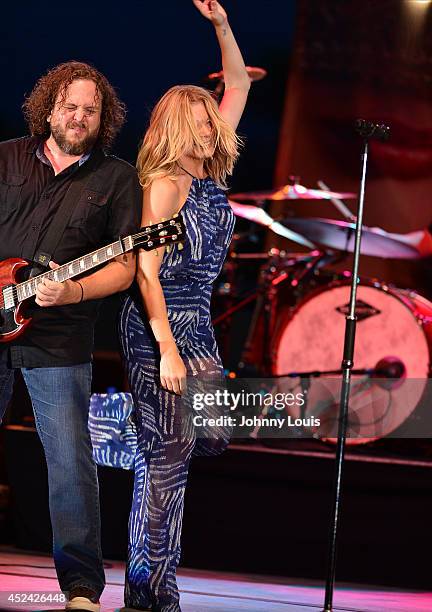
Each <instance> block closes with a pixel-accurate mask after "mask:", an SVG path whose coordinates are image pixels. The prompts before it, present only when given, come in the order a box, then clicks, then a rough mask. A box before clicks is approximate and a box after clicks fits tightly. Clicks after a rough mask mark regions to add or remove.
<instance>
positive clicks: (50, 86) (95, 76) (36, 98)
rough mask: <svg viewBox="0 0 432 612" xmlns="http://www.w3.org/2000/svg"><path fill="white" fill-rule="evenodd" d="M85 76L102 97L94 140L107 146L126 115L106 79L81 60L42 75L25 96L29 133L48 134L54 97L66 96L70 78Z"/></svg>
mask: <svg viewBox="0 0 432 612" xmlns="http://www.w3.org/2000/svg"><path fill="white" fill-rule="evenodd" d="M77 79H88V80H90V81H94V83H96V88H97V92H98V93H99V94H100V95H101V97H102V112H101V122H100V128H99V133H98V137H97V141H96V142H97V143H98V144H99V145H101V146H102V147H104V148H109V147H110V146H111V145H112V143H113V141H114V138H115V137H116V135H117V133H118V131H119V130H120V128H121V126H122V125H123V123H124V121H125V118H126V107H125V105H124V104H123V102H121V100H119V98H118V97H117V94H116V92H115V90H114V88H113V87H112V85H111V84H110V83H109V82H108V80H107V78H106V77H105V76H104V75H103V74H101V73H100V72H99V71H98V70H96V68H93V66H90V65H89V64H85V63H83V62H75V61H71V62H65V63H64V64H59V65H58V66H55V67H54V68H52V69H51V70H49V71H48V72H47V73H46V74H45V75H44V76H42V77H41V78H40V79H39V80H38V81H37V83H36V85H35V86H34V88H33V91H32V92H31V93H30V95H29V96H28V97H27V98H26V100H25V102H24V104H23V106H22V108H23V111H24V117H25V119H26V121H27V123H28V126H29V129H30V133H31V135H32V136H49V134H50V127H49V123H48V122H47V117H48V116H49V115H50V114H51V112H52V110H53V108H54V104H55V101H56V99H57V96H58V95H60V96H62V97H63V99H64V96H65V95H66V90H67V88H68V87H69V85H70V84H71V83H72V81H75V80H77Z"/></svg>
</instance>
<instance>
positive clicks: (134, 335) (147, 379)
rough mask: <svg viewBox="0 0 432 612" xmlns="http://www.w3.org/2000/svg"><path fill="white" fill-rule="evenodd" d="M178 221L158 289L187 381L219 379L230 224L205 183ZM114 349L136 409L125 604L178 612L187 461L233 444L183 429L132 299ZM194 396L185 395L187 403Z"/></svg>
mask: <svg viewBox="0 0 432 612" xmlns="http://www.w3.org/2000/svg"><path fill="white" fill-rule="evenodd" d="M181 214H182V216H183V218H184V221H185V226H186V232H187V241H186V243H185V244H184V248H183V249H181V248H179V245H178V244H176V245H173V247H172V249H171V250H170V252H165V255H164V258H163V261H162V264H161V269H160V281H161V284H162V288H163V291H164V295H165V301H166V305H167V311H168V319H169V322H170V325H171V329H172V332H173V335H174V337H175V340H176V343H177V346H178V349H179V351H180V354H181V356H182V358H183V360H184V362H185V365H186V368H187V372H188V377H194V378H193V380H197V381H198V380H204V379H209V380H210V379H213V378H215V377H216V378H219V379H220V378H221V377H222V365H221V361H220V357H219V353H218V350H217V346H216V341H215V337H214V331H213V328H212V325H211V319H210V298H211V292H212V284H213V282H214V280H215V279H216V277H217V276H218V274H219V272H220V271H221V268H222V265H223V261H224V258H225V255H226V251H227V248H228V245H229V242H230V240H231V236H232V231H233V226H234V215H233V213H232V211H231V208H230V206H229V204H228V202H227V199H226V196H225V194H224V192H223V191H222V190H221V189H220V188H218V187H217V186H216V184H215V183H214V182H213V181H212V180H211V179H210V178H207V179H204V180H198V179H193V181H192V185H191V188H190V191H189V195H188V198H187V200H186V202H185V204H184V206H183V208H182V211H181ZM120 341H121V348H122V353H123V356H124V360H125V363H126V367H127V372H128V377H129V383H130V387H131V390H132V395H133V399H134V405H135V414H134V421H135V424H136V428H137V449H136V457H135V486H134V494H133V503H132V510H131V515H130V522H129V548H128V564H127V570H126V588H125V604H126V606H128V607H132V608H146V607H150V606H151V607H152V610H153V611H154V612H156V611H157V612H178V611H179V610H180V607H179V594H178V589H177V584H176V567H177V565H178V562H179V559H180V535H181V523H182V517H183V503H184V492H185V487H186V481H187V474H188V466H189V461H190V458H191V455H192V454H193V453H194V454H201V455H203V454H217V453H219V452H222V450H223V449H224V448H225V447H226V445H227V443H228V440H229V434H230V432H229V430H228V429H227V428H224V427H220V428H219V429H218V431H217V432H215V431H214V432H213V433H214V434H215V435H214V437H212V438H200V439H195V435H194V432H193V428H189V427H185V418H184V415H185V411H184V405H182V403H183V400H182V398H181V397H179V396H177V395H174V394H172V393H169V392H166V391H164V390H162V389H161V388H160V386H159V359H160V358H159V354H158V350H157V346H156V344H155V341H154V338H153V335H152V333H151V330H150V327H149V324H148V322H147V320H146V317H145V314H144V312H143V307H142V301H141V298H140V297H139V296H138V295H133V293H131V295H130V296H129V297H127V298H126V300H125V301H124V303H123V306H122V310H121V315H120ZM188 396H189V397H190V394H188Z"/></svg>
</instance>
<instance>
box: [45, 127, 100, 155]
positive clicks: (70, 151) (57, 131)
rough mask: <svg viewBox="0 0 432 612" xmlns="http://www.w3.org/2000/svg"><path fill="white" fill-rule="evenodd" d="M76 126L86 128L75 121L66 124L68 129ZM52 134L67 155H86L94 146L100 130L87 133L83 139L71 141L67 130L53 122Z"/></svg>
mask: <svg viewBox="0 0 432 612" xmlns="http://www.w3.org/2000/svg"><path fill="white" fill-rule="evenodd" d="M75 126H76V127H80V128H85V126H84V125H83V124H82V123H78V122H77V121H73V122H71V123H68V124H66V129H69V128H74V127H75ZM51 134H52V137H53V138H54V140H55V142H56V144H57V146H58V147H59V149H61V150H62V151H63V153H66V154H67V155H84V154H85V153H88V152H89V151H90V150H91V149H92V148H93V146H94V144H95V142H96V140H97V137H98V132H97V131H96V132H93V133H90V134H87V136H86V137H85V138H83V139H82V140H79V141H77V142H71V141H70V140H67V137H66V131H65V130H63V129H62V128H61V127H60V125H53V124H51Z"/></svg>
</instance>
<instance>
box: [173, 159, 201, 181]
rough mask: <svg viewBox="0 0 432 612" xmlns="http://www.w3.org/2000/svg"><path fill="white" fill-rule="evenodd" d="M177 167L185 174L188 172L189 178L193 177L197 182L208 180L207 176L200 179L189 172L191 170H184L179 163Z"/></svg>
mask: <svg viewBox="0 0 432 612" xmlns="http://www.w3.org/2000/svg"><path fill="white" fill-rule="evenodd" d="M177 165H178V167H179V168H180V169H181V170H183V172H186V174H189V176H191V177H192V178H193V179H196V180H197V181H204V180H205V179H206V178H207V177H206V176H204V177H203V178H199V177H198V176H195V175H194V174H192V173H191V172H189V170H186V168H183V166H182V165H181V164H179V162H177Z"/></svg>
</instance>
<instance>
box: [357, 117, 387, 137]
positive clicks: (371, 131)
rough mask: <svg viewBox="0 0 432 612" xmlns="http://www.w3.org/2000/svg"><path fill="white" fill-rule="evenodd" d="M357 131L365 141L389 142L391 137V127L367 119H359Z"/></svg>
mask: <svg viewBox="0 0 432 612" xmlns="http://www.w3.org/2000/svg"><path fill="white" fill-rule="evenodd" d="M355 126H356V130H357V132H358V133H359V134H360V136H361V137H362V138H363V139H364V140H371V139H374V140H381V141H382V142H383V141H384V140H388V139H389V137H390V127H389V126H388V125H386V124H385V123H375V122H374V121H367V120H366V119H357V121H356V123H355Z"/></svg>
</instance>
